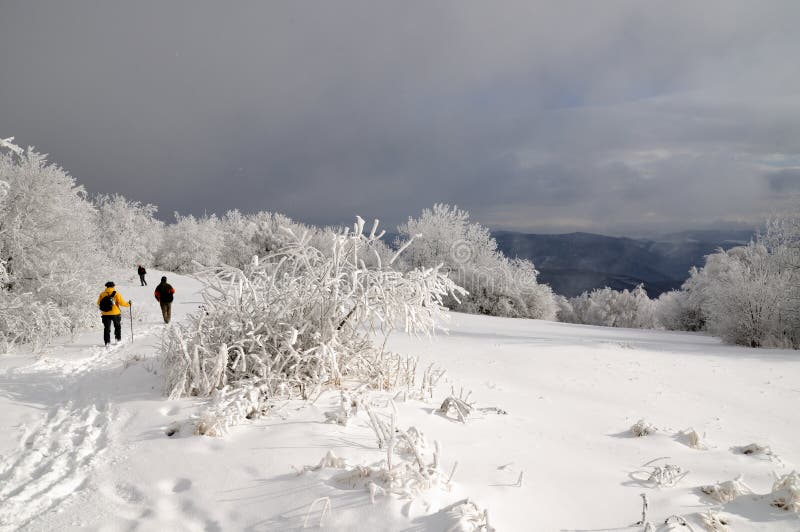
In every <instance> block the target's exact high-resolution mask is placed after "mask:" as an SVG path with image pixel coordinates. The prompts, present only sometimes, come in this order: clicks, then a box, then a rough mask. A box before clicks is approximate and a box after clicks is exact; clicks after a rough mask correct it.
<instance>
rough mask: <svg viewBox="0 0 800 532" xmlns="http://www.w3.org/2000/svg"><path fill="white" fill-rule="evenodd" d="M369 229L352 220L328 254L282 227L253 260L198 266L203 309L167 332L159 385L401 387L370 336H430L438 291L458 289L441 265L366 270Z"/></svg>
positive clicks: (188, 389) (394, 366)
mask: <svg viewBox="0 0 800 532" xmlns="http://www.w3.org/2000/svg"><path fill="white" fill-rule="evenodd" d="M376 225H377V222H376ZM375 229H376V227H375V226H373V231H372V232H371V233H370V234H369V235H367V234H365V233H364V232H363V220H361V219H360V218H359V220H358V223H357V224H356V226H355V230H354V231H352V232H350V231H343V232H342V233H340V234H338V235H337V236H336V238H334V239H333V240H332V241H331V248H330V250H329V253H328V254H325V253H322V252H321V251H320V250H318V249H316V248H315V247H313V246H312V245H310V243H309V240H310V238H311V235H310V234H308V233H304V234H300V235H298V234H295V233H294V232H292V230H291V229H288V228H287V229H286V231H287V234H288V244H287V245H286V246H284V247H283V248H281V249H279V250H276V251H273V252H271V253H268V254H266V255H265V256H263V257H254V258H253V260H252V262H251V263H250V264H249V265H248V266H247V267H246V268H245V269H244V270H240V269H237V268H234V267H230V266H224V267H217V268H212V269H209V270H206V271H203V272H201V273H200V274H199V276H200V278H202V279H203V280H204V281H205V283H206V286H205V288H204V290H203V299H204V304H203V311H201V312H199V313H198V314H196V315H194V316H192V317H191V318H190V319H189V321H188V322H187V323H186V324H185V325H183V324H180V325H175V326H173V327H171V328H170V329H169V331H168V334H167V338H166V342H165V345H164V348H163V352H164V365H165V369H166V380H165V388H166V392H167V393H168V394H169V395H170V396H171V397H179V396H181V395H187V394H188V395H202V396H207V395H210V394H212V393H213V392H214V391H215V390H219V389H224V388H225V387H226V386H233V387H237V386H242V385H244V384H245V383H246V384H247V385H249V386H252V385H258V386H259V387H260V388H259V389H260V390H262V393H263V394H265V395H267V396H268V397H272V396H273V395H275V396H277V395H290V396H292V395H294V396H296V395H301V396H304V397H308V396H309V395H310V394H311V393H313V391H314V390H315V389H318V388H320V387H321V386H324V385H329V384H332V385H338V384H340V383H341V382H342V381H343V380H345V379H356V380H358V381H362V382H366V383H369V384H370V385H372V386H373V387H375V388H379V389H385V388H389V387H391V386H392V385H393V384H404V383H398V375H407V373H406V368H407V367H408V365H407V364H405V363H404V361H403V360H401V358H402V357H400V356H399V355H396V354H392V353H387V352H385V351H384V350H383V348H382V346H380V345H376V343H375V340H374V339H375V334H376V333H379V334H382V335H384V336H386V335H388V334H389V333H390V332H391V331H392V330H394V329H395V327H397V326H400V327H402V328H403V329H404V330H405V331H407V332H409V333H414V334H422V335H429V334H431V333H432V332H433V331H434V328H435V326H436V324H437V323H438V321H439V320H440V319H441V318H442V317H443V314H442V311H443V307H442V300H443V298H444V297H446V296H447V295H448V294H458V293H459V292H460V289H459V288H458V287H457V286H456V285H455V284H454V283H453V282H452V281H451V280H450V279H449V278H448V277H447V276H446V275H445V274H444V273H442V272H441V271H440V269H439V268H427V269H415V270H412V271H409V272H406V273H401V272H399V271H397V270H395V269H394V268H393V267H392V264H391V263H389V264H385V263H380V264H378V265H377V266H376V267H374V268H369V267H367V266H366V265H365V262H364V261H363V260H362V255H363V253H364V252H365V250H368V249H370V248H371V245H372V241H373V240H374V239H375V238H377V236H376V235H375ZM410 378H413V376H411V377H410Z"/></svg>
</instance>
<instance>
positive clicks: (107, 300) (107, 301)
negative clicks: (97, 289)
mask: <svg viewBox="0 0 800 532" xmlns="http://www.w3.org/2000/svg"><path fill="white" fill-rule="evenodd" d="M116 295H117V291H116V290H114V291H113V292H111V293H110V294H108V295H107V296H106V297H104V298H103V299H101V300H100V310H102V311H103V312H108V311H109V310H111V309H113V308H114V296H116Z"/></svg>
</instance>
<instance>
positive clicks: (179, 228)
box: [155, 213, 224, 273]
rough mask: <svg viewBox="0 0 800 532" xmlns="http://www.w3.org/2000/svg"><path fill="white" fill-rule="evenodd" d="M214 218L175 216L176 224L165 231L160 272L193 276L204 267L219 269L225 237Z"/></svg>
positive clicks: (160, 255) (158, 258)
mask: <svg viewBox="0 0 800 532" xmlns="http://www.w3.org/2000/svg"><path fill="white" fill-rule="evenodd" d="M221 225H222V224H221V223H220V221H219V219H218V218H217V217H216V216H215V215H213V214H212V215H211V216H205V217H203V218H195V217H194V216H192V215H188V216H181V215H180V214H178V213H175V223H174V224H171V225H168V226H167V227H166V229H165V230H164V238H163V239H162V241H161V246H160V247H159V249H158V252H157V253H156V259H155V263H156V266H158V267H160V268H161V269H164V270H168V271H173V272H179V273H193V272H196V271H198V270H200V269H202V268H203V267H204V266H217V265H219V264H221V263H222V262H223V261H222V260H221V259H222V257H221V252H222V248H223V242H224V236H223V232H222V226H221Z"/></svg>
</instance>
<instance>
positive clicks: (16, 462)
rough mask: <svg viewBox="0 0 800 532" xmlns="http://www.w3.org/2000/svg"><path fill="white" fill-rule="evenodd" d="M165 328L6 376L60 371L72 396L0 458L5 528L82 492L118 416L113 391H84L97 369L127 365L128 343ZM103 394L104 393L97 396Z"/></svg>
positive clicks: (0, 514)
mask: <svg viewBox="0 0 800 532" xmlns="http://www.w3.org/2000/svg"><path fill="white" fill-rule="evenodd" d="M161 330H163V327H160V326H157V325H153V326H150V327H147V328H146V329H145V330H143V331H142V332H141V333H139V335H137V338H136V342H134V343H127V342H120V343H119V344H117V345H113V346H111V347H110V348H105V347H102V346H98V347H94V348H92V349H91V354H90V356H88V357H83V358H77V359H75V358H72V359H70V358H57V357H54V356H42V357H40V358H39V359H38V360H37V361H36V362H34V363H32V364H30V365H28V366H24V367H20V368H15V369H10V370H8V372H7V374H9V375H15V376H31V377H35V376H36V375H37V374H44V373H56V374H58V375H60V376H62V377H63V382H64V384H63V385H62V386H61V387H60V389H59V390H57V395H58V396H61V397H69V398H71V400H69V401H68V402H67V403H66V404H60V405H54V406H48V405H44V407H45V410H46V412H45V413H44V414H42V415H41V416H40V419H39V420H38V421H35V422H33V423H31V424H30V425H29V426H23V433H22V435H21V437H20V439H19V444H18V445H17V448H16V449H14V450H12V451H11V452H10V453H9V454H8V455H7V456H0V532H10V531H12V530H19V529H20V528H22V527H24V526H25V525H27V524H29V523H30V521H31V520H32V519H34V518H35V517H37V516H41V515H42V514H44V513H45V512H47V511H49V510H52V509H54V508H56V507H57V506H59V505H60V504H61V503H63V502H64V501H66V500H67V499H68V498H69V497H70V496H72V495H74V494H76V493H77V492H80V490H81V489H82V488H83V487H84V486H85V485H86V482H87V479H88V478H89V475H90V474H91V472H92V470H93V468H94V466H96V465H97V463H98V461H99V459H100V458H101V457H102V456H103V455H104V454H106V453H105V451H106V450H107V449H108V447H109V446H110V444H111V436H110V432H111V431H110V428H111V426H112V424H113V423H114V421H115V420H116V419H117V418H118V412H117V411H116V409H115V408H114V406H113V404H112V402H111V399H112V394H113V389H111V390H108V391H102V392H98V391H97V390H95V392H94V394H95V396H93V397H86V396H85V395H86V394H85V393H81V392H82V391H83V390H84V389H85V388H86V387H85V384H86V382H85V381H87V380H90V379H92V378H95V376H94V375H93V373H94V372H97V371H98V370H102V369H106V368H110V367H113V366H122V365H123V363H124V360H125V359H124V355H125V353H126V352H127V351H128V349H126V348H128V347H131V346H136V344H137V343H139V342H140V341H141V340H145V339H149V338H151V337H152V335H153V334H154V333H156V332H158V331H161ZM69 348H70V344H62V345H56V346H51V347H50V348H49V349H48V351H50V352H59V351H61V350H63V349H69ZM98 393H100V394H102V395H105V396H104V397H102V396H101V397H98V396H97V394H98Z"/></svg>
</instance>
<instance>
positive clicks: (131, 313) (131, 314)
mask: <svg viewBox="0 0 800 532" xmlns="http://www.w3.org/2000/svg"><path fill="white" fill-rule="evenodd" d="M128 314H130V316H131V343H133V301H131V310H130V312H128Z"/></svg>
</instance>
